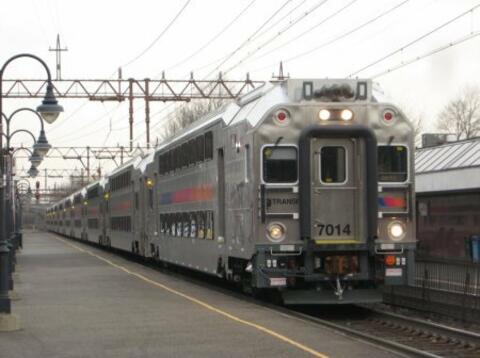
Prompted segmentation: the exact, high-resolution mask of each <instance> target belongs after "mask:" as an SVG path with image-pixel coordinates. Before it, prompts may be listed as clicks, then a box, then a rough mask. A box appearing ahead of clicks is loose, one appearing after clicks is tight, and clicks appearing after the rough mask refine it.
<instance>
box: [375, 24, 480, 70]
mask: <svg viewBox="0 0 480 358" xmlns="http://www.w3.org/2000/svg"><path fill="white" fill-rule="evenodd" d="M479 35H480V31H477V32H472V33H470V34H468V35H466V36H464V37H462V38H460V39H457V40H455V41H453V42H450V43H448V44H446V45H443V46H441V47H437V48H436V49H434V50H432V51H429V52H427V53H425V54H423V55H420V56H416V57H414V58H412V59H410V60H408V61H402V62H401V63H400V64H398V65H396V66H394V67H392V68H389V69H387V70H384V71H382V72H379V73H377V74H376V75H374V76H371V78H377V77H380V76H383V75H386V74H388V73H392V72H393V71H396V70H398V69H400V68H402V67H405V66H408V65H411V64H412V63H415V62H417V61H420V60H423V59H424V58H427V57H430V56H432V55H435V54H437V53H439V52H442V51H444V50H447V49H449V48H452V47H455V46H456V45H459V44H461V43H463V42H466V41H468V40H471V39H473V38H475V37H477V36H479Z"/></svg>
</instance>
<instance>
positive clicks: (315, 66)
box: [0, 0, 480, 182]
mask: <svg viewBox="0 0 480 358" xmlns="http://www.w3.org/2000/svg"><path fill="white" fill-rule="evenodd" d="M477 3H479V4H480V0H477V1H469V0H456V1H451V0H410V1H405V0H395V1H393V0H382V1H373V0H356V1H355V0H327V1H325V0H289V1H288V0H228V1H226V0H223V1H221V0H190V1H188V0H176V1H172V0H169V1H166V0H150V1H149V0H136V1H134V2H131V1H120V0H116V1H114V0H96V1H93V0H82V1H73V0H1V3H0V43H1V45H2V46H1V52H0V54H1V58H0V64H3V63H4V61H5V60H7V59H8V58H9V57H10V56H12V55H15V54H17V53H20V52H30V53H33V54H36V55H38V56H40V57H41V58H43V59H44V60H45V61H46V62H47V63H48V64H49V66H50V69H51V70H52V72H54V70H55V54H54V53H53V52H49V51H48V49H49V47H53V46H54V45H55V40H56V36H57V33H59V34H60V37H61V41H62V45H63V46H67V47H68V52H64V53H63V54H62V56H63V61H62V66H63V70H62V77H63V78H64V79H88V78H95V79H98V78H110V77H111V78H113V77H115V75H116V70H117V68H118V67H119V66H122V69H123V77H124V78H128V77H133V78H138V79H143V78H145V77H149V78H158V77H159V76H160V73H161V71H162V70H165V71H166V74H167V78H176V79H186V78H188V77H189V75H190V71H194V74H195V77H196V78H199V79H200V78H203V77H205V76H207V75H209V74H210V73H211V72H212V71H214V72H215V73H218V71H220V70H221V71H224V72H227V77H228V78H229V79H243V78H245V74H246V73H247V72H249V73H250V76H251V78H252V79H257V80H268V79H270V78H271V75H272V72H277V70H278V63H279V61H281V60H282V61H284V69H285V72H288V73H289V74H290V76H291V77H302V78H322V77H329V78H332V77H346V76H349V75H351V74H355V76H359V77H372V76H375V80H376V81H378V82H379V84H380V85H381V87H382V88H383V89H384V90H385V92H386V93H387V94H388V95H389V96H390V97H391V98H392V99H393V100H394V102H396V103H398V104H400V105H401V106H402V107H404V108H406V109H407V112H409V113H411V114H412V116H419V115H422V116H423V117H424V122H425V130H430V131H432V130H435V126H434V122H435V119H436V117H437V115H438V113H439V112H440V111H441V110H442V107H443V106H444V105H445V104H446V103H447V102H448V101H449V100H450V99H452V98H453V97H454V96H455V95H457V94H458V93H459V91H460V90H461V88H462V87H464V86H466V85H477V84H478V81H479V79H480V61H479V60H480V46H479V45H480V41H479V40H480V36H479V37H474V38H472V39H470V40H467V41H464V42H462V43H460V44H457V45H454V46H451V47H450V48H448V49H446V50H443V51H441V52H438V53H437V54H434V55H431V56H427V57H426V58H424V59H421V60H418V61H416V62H414V63H413V64H410V65H407V66H405V67H402V68H400V69H397V70H394V71H392V72H390V73H387V74H383V75H380V76H377V75H378V74H382V73H384V72H385V71H387V70H389V69H393V68H395V67H397V66H398V65H399V64H401V63H406V62H409V61H410V60H412V59H416V58H417V57H421V56H423V55H425V54H428V53H429V52H431V51H434V50H436V49H439V48H442V47H444V46H447V45H448V44H455V43H456V42H457V41H459V40H461V39H464V38H465V37H466V36H470V35H471V34H472V33H473V34H475V33H476V32H477V31H480V14H479V12H480V8H478V9H476V10H475V11H472V12H470V13H468V14H466V15H465V16H462V17H460V18H459V19H457V20H455V21H453V22H452V23H451V24H449V25H447V26H445V27H443V28H442V29H440V30H438V31H435V32H434V33H433V34H431V35H429V36H426V37H425V38H424V39H422V40H420V41H418V42H417V43H415V44H413V45H411V46H408V47H405V46H406V45H407V44H409V43H410V42H412V41H414V40H415V39H418V38H420V37H421V36H422V35H424V34H426V33H428V32H430V31H431V30H434V29H435V28H437V27H439V26H440V25H442V24H444V23H446V22H447V21H449V20H451V19H453V18H455V17H457V16H458V15H461V14H462V13H464V12H466V11H468V10H469V9H472V8H474V7H475V6H477ZM184 6H185V8H184V10H183V11H182V12H181V14H180V15H179V16H178V18H177V19H176V21H174V22H173V24H172V26H171V27H170V28H168V30H167V31H164V30H165V28H166V26H167V25H168V24H169V23H170V22H171V21H172V19H174V18H175V16H176V15H177V14H178V13H179V12H180V10H181V9H182V8H183V7H184ZM382 14H383V15H382ZM239 15H240V16H239ZM234 19H236V20H235V21H234V22H233V24H231V26H228V28H227V29H226V31H224V32H221V30H222V29H224V28H226V27H227V25H229V24H230V23H232V21H233V20H234ZM267 20H269V21H267ZM363 24H365V25H364V26H362V25H363ZM357 28H358V30H356V29H357ZM162 33H163V34H162ZM252 35H254V36H252ZM156 39H157V40H156ZM212 39H214V40H213V41H211V40H212ZM155 40H156V41H155ZM208 43H209V45H208V46H207V47H205V48H203V50H202V51H198V50H199V49H201V48H202V47H203V46H204V45H206V44H208ZM242 45H243V46H242ZM402 47H405V49H404V50H401V51H398V52H396V53H395V54H394V55H393V56H390V57H388V58H387V59H385V60H384V61H381V62H379V63H377V64H375V65H373V66H371V67H369V68H367V69H366V70H364V71H362V72H359V73H355V72H356V71H357V70H359V69H361V68H363V67H365V66H366V65H368V64H371V63H374V62H375V61H377V60H378V59H381V58H382V57H384V56H386V55H387V54H390V53H392V52H394V51H396V50H400V49H401V48H402ZM195 53H196V54H195ZM232 53H233V55H232V56H231V57H230V58H229V59H228V61H225V62H224V63H223V64H222V65H221V66H220V67H219V68H218V69H217V68H216V67H218V65H219V64H221V63H222V62H223V59H224V58H225V57H226V56H227V55H229V54H232ZM192 54H195V56H193V57H192V56H191V55H192ZM189 57H191V58H189ZM185 59H187V60H185ZM184 60H185V61H184ZM43 76H44V72H43V70H42V69H41V68H40V67H39V66H38V65H37V64H35V63H34V62H33V61H28V60H22V61H17V62H15V64H13V65H11V66H9V69H8V71H7V73H6V74H5V78H32V77H36V78H43ZM210 77H214V75H211V76H210ZM38 102H39V100H26V101H17V100H11V99H7V100H5V101H4V112H5V113H7V114H8V113H10V112H11V111H13V110H14V109H16V108H18V107H20V106H30V107H35V106H36V105H37V104H38ZM61 104H62V105H63V106H64V108H65V113H64V114H62V116H61V117H60V118H59V119H58V121H57V122H56V123H55V124H53V125H51V126H49V128H48V129H47V137H48V138H49V140H50V141H51V143H52V145H55V146H86V145H91V146H92V145H117V144H118V143H119V144H121V145H125V146H128V129H127V128H128V107H127V105H126V104H118V103H104V104H102V103H98V102H87V101H86V100H61ZM164 106H165V105H164V104H162V103H152V105H151V107H152V109H151V113H152V114H155V113H156V112H159V113H158V114H155V115H153V116H152V135H151V137H152V141H155V138H156V136H157V135H158V134H157V133H158V132H159V131H161V123H164V122H165V119H164V116H165V114H166V113H168V112H169V111H171V108H172V107H171V105H170V107H168V108H167V109H166V110H163V111H162V109H163V108H164ZM143 111H144V110H143V103H142V101H136V103H135V115H136V116H135V127H134V137H135V138H136V143H137V142H138V143H139V144H140V145H144V141H145V135H144V132H145V124H144V122H143V118H144V112H143ZM26 117H27V116H25V118H26ZM26 121H31V125H30V124H29V125H28V128H30V129H32V130H36V128H38V127H37V124H36V123H35V122H34V120H32V119H26ZM19 122H20V121H19ZM25 123H27V122H23V123H22V126H23V125H24V124H25ZM28 123H30V122H28ZM18 140H19V141H20V142H24V143H25V144H27V143H29V139H28V138H27V137H19V139H18ZM26 165H27V164H23V166H26ZM105 165H106V166H107V163H105ZM20 166H22V164H20ZM63 166H67V167H70V168H73V167H77V168H80V167H81V165H80V163H79V162H76V161H69V162H63V163H62V162H58V161H53V160H50V161H48V160H47V161H45V162H44V163H42V165H41V166H40V169H42V168H45V167H47V168H58V167H63ZM42 182H43V181H42ZM52 182H53V181H52Z"/></svg>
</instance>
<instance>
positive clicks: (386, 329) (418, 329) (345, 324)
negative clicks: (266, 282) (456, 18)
mask: <svg viewBox="0 0 480 358" xmlns="http://www.w3.org/2000/svg"><path fill="white" fill-rule="evenodd" d="M75 241H77V242H80V243H83V244H87V245H90V246H94V247H96V248H99V249H102V250H105V248H103V247H101V246H99V245H97V244H93V243H88V242H85V241H80V240H75ZM105 251H108V250H105ZM117 254H120V256H122V257H123V258H125V259H128V260H130V261H135V262H137V263H141V264H143V265H145V266H148V267H150V268H151V269H154V270H157V271H161V272H165V273H167V272H166V271H168V274H170V275H172V276H175V277H176V278H178V279H181V280H184V281H188V282H190V283H192V284H196V285H201V286H203V287H207V288H208V289H211V290H214V291H217V292H219V293H222V294H227V295H230V296H235V297H236V298H238V299H241V300H244V301H248V302H251V303H254V304H258V305H261V306H263V307H267V308H269V309H272V310H275V311H278V312H281V313H283V314H287V315H290V316H292V317H295V318H298V319H302V320H306V321H309V322H313V323H316V324H320V325H322V326H327V327H330V328H332V329H333V330H336V331H340V332H342V333H344V334H347V335H350V336H353V337H356V338H357V339H359V340H363V341H368V342H370V343H373V344H375V345H377V346H380V347H383V348H386V349H387V350H389V351H392V352H394V353H398V354H400V355H403V356H410V357H430V358H434V357H435V358H438V357H455V358H457V357H458V358H478V357H480V334H478V333H475V332H470V331H465V330H462V329H458V328H454V327H449V326H445V325H442V324H438V323H434V322H430V321H427V320H424V319H416V318H412V317H408V316H403V315H399V314H394V313H390V312H386V311H380V310H376V309H372V308H369V307H364V306H351V305H341V306H340V305H339V306H311V307H305V306H300V307H285V306H280V305H277V304H273V303H271V302H266V301H260V300H256V299H254V298H252V297H250V296H247V295H245V294H243V293H241V292H239V291H238V290H235V289H234V288H233V287H232V285H224V284H221V282H219V281H218V280H216V279H215V278H212V277H205V276H204V275H202V274H197V273H196V272H191V271H187V270H186V269H182V268H179V267H177V268H176V269H175V268H174V269H173V270H172V269H171V268H170V269H168V268H164V267H160V266H159V265H158V264H156V263H153V262H146V261H144V260H141V259H139V258H138V257H136V256H132V255H130V254H128V253H120V252H117Z"/></svg>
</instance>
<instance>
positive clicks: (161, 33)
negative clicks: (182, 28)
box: [122, 0, 192, 67]
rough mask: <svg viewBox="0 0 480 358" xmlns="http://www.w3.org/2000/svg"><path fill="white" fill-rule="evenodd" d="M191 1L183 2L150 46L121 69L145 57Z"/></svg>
mask: <svg viewBox="0 0 480 358" xmlns="http://www.w3.org/2000/svg"><path fill="white" fill-rule="evenodd" d="M191 1H192V0H187V1H186V2H185V4H184V5H183V7H182V8H181V9H180V11H179V12H178V13H177V14H176V15H175V17H174V18H173V19H172V20H171V21H170V22H169V23H168V25H167V26H166V27H165V28H164V29H163V30H162V32H160V34H159V35H158V36H157V37H156V38H155V39H154V40H153V41H152V43H151V44H150V45H148V46H147V47H146V48H145V49H144V50H143V51H142V52H140V53H139V54H138V55H137V56H135V57H134V58H133V59H131V60H130V61H128V62H127V63H125V64H124V65H122V67H125V66H128V65H131V64H132V63H134V62H135V61H137V60H138V59H139V58H140V57H142V56H143V55H145V54H146V53H147V52H148V51H149V50H150V49H151V48H152V47H153V46H155V44H156V43H157V42H158V40H160V39H161V38H162V36H163V35H164V34H165V33H166V32H167V31H168V29H170V27H172V25H173V24H174V23H175V21H176V20H177V19H178V18H179V17H180V15H181V14H182V13H183V11H184V10H185V8H186V7H187V6H188V4H190V2H191Z"/></svg>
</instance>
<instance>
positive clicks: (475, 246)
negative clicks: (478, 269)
mask: <svg viewBox="0 0 480 358" xmlns="http://www.w3.org/2000/svg"><path fill="white" fill-rule="evenodd" d="M470 244H471V246H470V247H471V250H472V251H471V252H472V261H473V262H478V263H480V235H472V236H471V237H470Z"/></svg>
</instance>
